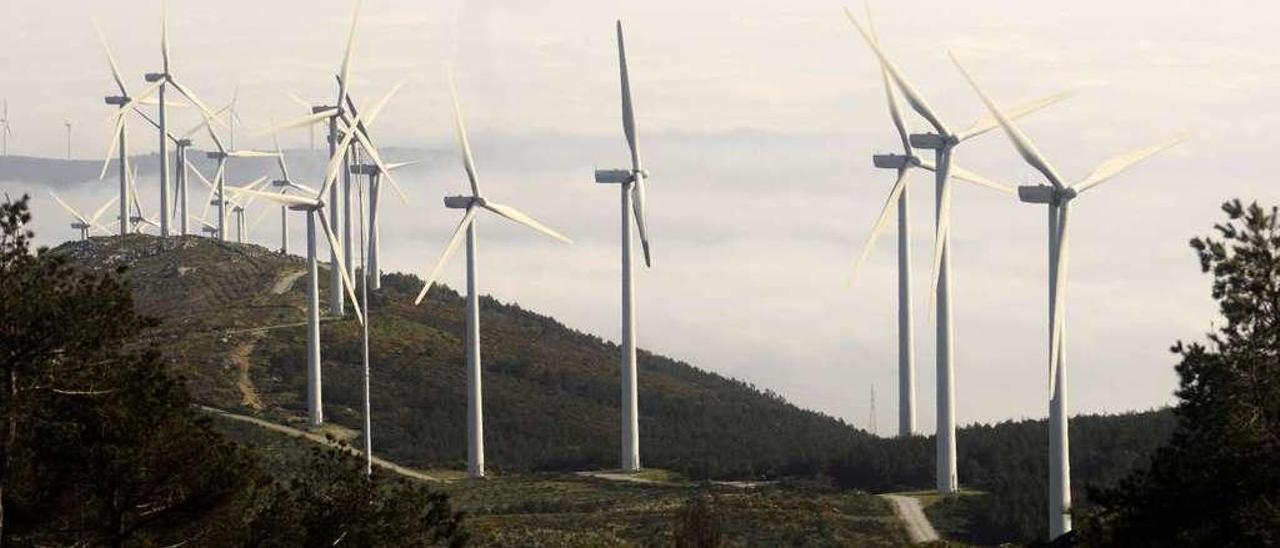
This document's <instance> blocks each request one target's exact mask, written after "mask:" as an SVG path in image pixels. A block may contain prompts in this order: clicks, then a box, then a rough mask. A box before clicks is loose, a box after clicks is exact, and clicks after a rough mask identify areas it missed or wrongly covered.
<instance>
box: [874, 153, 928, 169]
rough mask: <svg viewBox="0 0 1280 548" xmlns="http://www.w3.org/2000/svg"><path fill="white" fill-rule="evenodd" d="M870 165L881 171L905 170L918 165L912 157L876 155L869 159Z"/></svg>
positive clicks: (904, 155)
mask: <svg viewBox="0 0 1280 548" xmlns="http://www.w3.org/2000/svg"><path fill="white" fill-rule="evenodd" d="M871 163H872V164H874V165H875V166H876V167H878V168H881V169H906V168H909V167H915V166H917V165H919V161H918V160H916V158H915V157H914V156H908V155H906V154H876V155H874V156H872V157H871Z"/></svg>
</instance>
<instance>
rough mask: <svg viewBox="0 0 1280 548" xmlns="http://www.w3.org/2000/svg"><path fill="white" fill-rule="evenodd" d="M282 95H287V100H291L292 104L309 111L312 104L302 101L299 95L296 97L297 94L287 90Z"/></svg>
mask: <svg viewBox="0 0 1280 548" xmlns="http://www.w3.org/2000/svg"><path fill="white" fill-rule="evenodd" d="M284 94H285V95H287V96H288V97H289V99H292V100H293V102H295V103H297V104H298V105H299V106H301V107H302V108H305V109H307V110H311V105H312V103H311V102H310V101H308V100H306V99H303V98H302V96H301V95H298V94H297V93H295V92H293V91H289V90H285V92H284Z"/></svg>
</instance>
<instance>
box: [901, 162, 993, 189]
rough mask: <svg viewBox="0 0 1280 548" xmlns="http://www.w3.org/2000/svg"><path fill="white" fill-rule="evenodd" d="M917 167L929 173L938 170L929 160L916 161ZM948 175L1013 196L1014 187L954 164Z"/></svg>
mask: <svg viewBox="0 0 1280 548" xmlns="http://www.w3.org/2000/svg"><path fill="white" fill-rule="evenodd" d="M916 165H919V166H920V167H922V168H924V169H927V170H929V171H937V170H938V168H937V166H935V165H933V162H930V161H929V160H925V159H924V158H918V159H916ZM947 174H948V175H949V176H950V177H951V178H953V179H958V180H961V181H964V182H966V183H973V184H976V185H979V186H985V187H987V188H991V189H995V190H999V191H1000V192H1004V193H1005V194H1013V187H1011V186H1009V185H1006V184H1004V183H997V182H995V181H992V180H991V179H988V178H986V177H983V176H981V175H978V174H977V173H974V172H972V171H969V170H967V169H965V168H962V167H960V166H958V165H955V164H954V163H953V164H951V170H950V171H949V172H947Z"/></svg>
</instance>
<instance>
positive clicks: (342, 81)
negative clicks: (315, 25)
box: [262, 0, 363, 316]
mask: <svg viewBox="0 0 1280 548" xmlns="http://www.w3.org/2000/svg"><path fill="white" fill-rule="evenodd" d="M362 4H363V0H356V2H355V7H354V9H353V10H352V14H351V29H350V30H349V31H348V33H347V44H346V49H345V50H344V51H343V55H342V64H341V65H340V66H339V68H338V75H337V80H338V96H337V100H336V101H334V104H333V105H316V106H312V107H311V115H309V116H304V117H302V118H298V119H296V120H293V121H291V122H287V123H285V124H284V125H281V126H277V127H274V128H271V129H268V130H266V131H263V132H262V133H277V132H279V131H280V130H284V129H291V128H300V127H308V126H312V125H314V124H318V123H321V122H326V121H327V122H328V123H329V165H330V166H334V165H336V164H339V163H342V164H343V168H342V169H341V170H336V171H330V173H331V175H330V176H336V175H337V173H338V172H339V171H340V172H341V173H342V177H343V185H342V186H341V187H339V186H337V185H330V184H328V181H327V180H326V182H325V183H326V184H325V185H324V186H325V187H327V188H329V202H328V204H329V223H330V224H331V225H333V226H335V227H337V226H339V225H341V219H340V218H339V217H340V212H339V210H340V209H341V208H342V200H343V198H344V197H347V195H345V194H344V193H343V192H342V189H349V187H350V184H351V181H350V179H351V171H350V168H348V167H346V165H345V163H346V162H347V161H348V154H349V152H350V151H349V150H348V147H349V146H350V142H351V141H350V140H349V139H340V138H339V136H338V133H339V132H338V121H339V120H341V121H343V122H344V124H345V125H346V129H347V133H350V132H352V130H353V128H354V125H355V124H354V122H353V120H352V119H351V118H350V117H348V116H347V114H348V113H347V112H346V110H345V106H346V105H347V104H348V100H347V90H348V82H350V75H351V60H352V53H353V52H354V47H355V38H356V28H357V26H358V23H359V21H360V6H361V5H362ZM355 116H356V117H357V118H358V117H359V116H358V115H355ZM340 140H346V142H347V143H348V145H346V146H342V147H340V146H338V142H339V141H340ZM349 235H350V231H348V230H344V236H348V242H347V243H348V244H349V243H350V239H349ZM348 248H350V246H348ZM329 253H330V258H331V260H332V262H334V263H337V262H338V261H339V260H346V258H345V257H339V255H338V253H337V251H336V250H334V249H330V250H329ZM341 283H342V281H341V280H340V279H339V278H338V275H337V274H336V273H334V274H331V276H330V277H329V288H330V291H329V312H330V314H333V315H335V316H341V315H342V314H343V308H344V302H345V301H344V300H343V293H342V292H341V291H335V290H334V289H336V288H338V287H339V286H340V285H341Z"/></svg>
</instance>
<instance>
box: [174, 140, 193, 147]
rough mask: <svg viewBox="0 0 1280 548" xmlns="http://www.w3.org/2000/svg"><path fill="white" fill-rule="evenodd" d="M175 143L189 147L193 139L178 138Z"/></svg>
mask: <svg viewBox="0 0 1280 548" xmlns="http://www.w3.org/2000/svg"><path fill="white" fill-rule="evenodd" d="M173 144H174V145H175V146H179V147H189V146H191V139H178V140H177V141H174V142H173Z"/></svg>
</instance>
